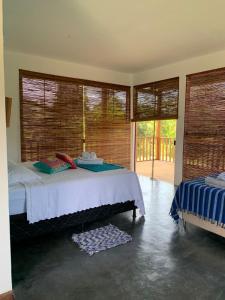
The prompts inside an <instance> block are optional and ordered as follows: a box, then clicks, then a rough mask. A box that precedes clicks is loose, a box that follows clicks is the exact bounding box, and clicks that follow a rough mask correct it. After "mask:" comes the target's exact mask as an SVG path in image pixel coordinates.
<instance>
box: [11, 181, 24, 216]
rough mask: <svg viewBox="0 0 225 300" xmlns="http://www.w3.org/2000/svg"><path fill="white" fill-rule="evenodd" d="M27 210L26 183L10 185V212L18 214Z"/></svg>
mask: <svg viewBox="0 0 225 300" xmlns="http://www.w3.org/2000/svg"><path fill="white" fill-rule="evenodd" d="M25 212H26V194H25V187H24V185H22V184H20V183H17V184H15V185H12V186H10V187H9V214H10V216H12V215H18V214H23V213H25Z"/></svg>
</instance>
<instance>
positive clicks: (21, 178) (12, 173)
mask: <svg viewBox="0 0 225 300" xmlns="http://www.w3.org/2000/svg"><path fill="white" fill-rule="evenodd" d="M38 179H41V177H40V176H38V175H37V174H36V173H34V172H33V171H31V170H29V169H28V168H26V167H24V166H22V165H16V164H14V165H11V164H10V168H8V180H9V185H13V184H16V183H30V182H33V181H35V180H38Z"/></svg>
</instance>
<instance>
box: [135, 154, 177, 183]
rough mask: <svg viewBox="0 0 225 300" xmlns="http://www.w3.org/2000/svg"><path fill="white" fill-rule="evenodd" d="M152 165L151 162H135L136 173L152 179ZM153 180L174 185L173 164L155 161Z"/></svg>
mask: <svg viewBox="0 0 225 300" xmlns="http://www.w3.org/2000/svg"><path fill="white" fill-rule="evenodd" d="M152 163H153V162H152V161H140V162H136V172H137V173H138V174H140V175H143V176H147V177H152ZM153 178H154V179H158V180H161V181H166V182H169V183H172V184H174V162H167V161H162V160H155V161H154V172H153Z"/></svg>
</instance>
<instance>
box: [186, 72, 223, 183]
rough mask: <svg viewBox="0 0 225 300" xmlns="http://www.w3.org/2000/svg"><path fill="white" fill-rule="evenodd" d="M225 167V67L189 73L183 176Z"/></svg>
mask: <svg viewBox="0 0 225 300" xmlns="http://www.w3.org/2000/svg"><path fill="white" fill-rule="evenodd" d="M224 170H225V68H223V69H217V70H212V71H207V72H202V73H198V74H192V75H188V76H187V88H186V105H185V130H184V154H183V178H184V179H192V178H194V177H198V176H206V175H209V174H211V173H215V172H219V171H224Z"/></svg>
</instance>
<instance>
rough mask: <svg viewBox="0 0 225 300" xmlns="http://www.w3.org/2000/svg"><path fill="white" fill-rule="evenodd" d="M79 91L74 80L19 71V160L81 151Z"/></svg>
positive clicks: (37, 158) (80, 92)
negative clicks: (58, 152) (59, 152)
mask: <svg viewBox="0 0 225 300" xmlns="http://www.w3.org/2000/svg"><path fill="white" fill-rule="evenodd" d="M82 92H83V91H82V86H81V85H79V84H78V83H75V82H70V81H67V80H64V79H63V78H60V77H51V76H47V75H44V74H38V73H33V72H27V71H20V94H21V152H22V153H21V159H22V161H28V160H39V159H41V158H46V157H52V156H55V152H57V151H62V152H66V153H68V154H69V155H71V156H73V157H75V156H77V155H79V154H80V153H81V152H82V147H83V144H82V138H83V100H82Z"/></svg>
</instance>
